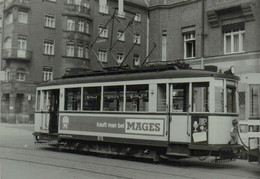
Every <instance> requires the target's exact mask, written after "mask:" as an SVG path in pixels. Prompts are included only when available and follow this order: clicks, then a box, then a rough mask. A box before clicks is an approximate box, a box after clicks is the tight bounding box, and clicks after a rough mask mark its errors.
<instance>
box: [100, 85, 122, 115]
mask: <svg viewBox="0 0 260 179" xmlns="http://www.w3.org/2000/svg"><path fill="white" fill-rule="evenodd" d="M123 99H124V86H105V87H104V93H103V100H104V103H103V110H104V111H123V109H124V108H123V105H124V100H123Z"/></svg>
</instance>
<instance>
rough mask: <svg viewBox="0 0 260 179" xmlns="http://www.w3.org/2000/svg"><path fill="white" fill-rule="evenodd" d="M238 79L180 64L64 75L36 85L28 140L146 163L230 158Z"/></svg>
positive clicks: (234, 146)
mask: <svg viewBox="0 0 260 179" xmlns="http://www.w3.org/2000/svg"><path fill="white" fill-rule="evenodd" d="M238 80H239V78H238V77H236V76H234V75H233V74H231V73H230V74H224V73H219V72H213V71H207V70H195V69H191V68H190V67H189V66H187V65H183V64H181V65H180V64H171V65H163V66H154V67H153V66H149V67H142V68H140V69H135V70H116V71H107V72H98V73H79V74H76V75H73V74H71V75H70V74H68V75H65V76H64V77H62V78H60V79H56V80H53V81H50V82H45V83H42V84H40V85H39V86H38V87H37V92H36V96H37V100H36V110H35V129H34V133H33V135H34V136H35V139H36V142H38V143H42V142H48V143H52V142H54V141H55V142H56V144H57V146H59V148H61V149H63V148H64V149H75V150H82V151H88V152H97V153H105V154H114V155H127V156H133V157H142V158H151V159H153V160H155V161H156V160H158V159H160V158H165V157H166V158H182V157H201V156H205V157H206V156H215V158H216V160H222V159H223V160H227V159H230V160H231V159H234V158H236V157H237V156H238V154H239V152H240V150H241V148H242V146H241V145H239V144H237V140H236V138H237V136H236V134H234V133H232V135H231V132H230V131H231V130H232V129H233V128H234V125H236V123H235V122H234V121H236V118H237V116H238V98H237V95H238V93H237V83H238Z"/></svg>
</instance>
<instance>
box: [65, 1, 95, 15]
mask: <svg viewBox="0 0 260 179" xmlns="http://www.w3.org/2000/svg"><path fill="white" fill-rule="evenodd" d="M65 7H66V9H67V10H68V11H70V12H75V13H82V14H85V15H90V8H89V7H86V6H82V5H76V4H68V3H65Z"/></svg>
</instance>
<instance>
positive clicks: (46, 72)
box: [42, 67, 53, 81]
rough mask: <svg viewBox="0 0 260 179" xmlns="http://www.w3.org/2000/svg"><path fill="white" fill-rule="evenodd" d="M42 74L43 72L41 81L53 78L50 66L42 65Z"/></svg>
mask: <svg viewBox="0 0 260 179" xmlns="http://www.w3.org/2000/svg"><path fill="white" fill-rule="evenodd" d="M42 74H43V81H52V80H53V69H52V67H43V70H42Z"/></svg>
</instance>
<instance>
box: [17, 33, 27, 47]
mask: <svg viewBox="0 0 260 179" xmlns="http://www.w3.org/2000/svg"><path fill="white" fill-rule="evenodd" d="M18 44H19V45H18V46H19V47H18V48H19V49H22V50H26V48H27V38H26V37H24V36H19V37H18Z"/></svg>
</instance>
